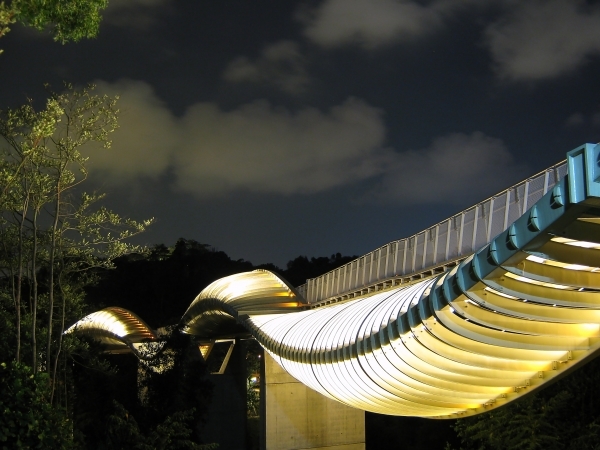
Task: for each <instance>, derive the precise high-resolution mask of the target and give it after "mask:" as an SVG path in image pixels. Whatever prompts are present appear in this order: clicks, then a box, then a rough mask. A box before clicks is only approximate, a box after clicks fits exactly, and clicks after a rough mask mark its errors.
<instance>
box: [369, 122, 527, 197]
mask: <svg viewBox="0 0 600 450" xmlns="http://www.w3.org/2000/svg"><path fill="white" fill-rule="evenodd" d="M526 175H527V173H526V171H525V170H524V167H522V166H519V165H517V164H516V163H515V162H514V159H513V157H512V155H511V154H510V153H509V152H508V150H507V148H506V146H505V145H504V143H503V142H502V141H501V140H499V139H495V138H492V137H489V136H486V135H485V134H483V133H481V132H474V133H472V134H470V135H469V134H463V133H454V134H450V135H447V136H443V137H440V138H437V139H435V140H434V141H433V142H432V144H431V145H430V146H429V147H427V148H424V149H421V150H411V151H406V152H402V153H398V154H397V156H396V157H395V158H394V161H393V164H391V165H390V166H389V168H388V170H387V171H386V173H385V175H384V176H383V178H382V180H381V183H380V184H379V185H378V186H377V187H376V189H374V190H373V191H372V192H371V193H369V194H368V195H367V196H366V197H365V200H378V201H384V202H389V201H394V202H397V203H402V204H418V203H421V204H426V203H440V202H449V203H461V204H464V203H465V202H467V203H468V202H475V201H478V200H482V199H483V198H485V197H486V196H489V195H493V194H494V193H495V192H496V191H499V190H501V189H504V188H506V187H507V186H508V184H509V183H511V182H517V181H519V179H521V178H523V177H525V176H526Z"/></svg>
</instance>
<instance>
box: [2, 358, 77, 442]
mask: <svg viewBox="0 0 600 450" xmlns="http://www.w3.org/2000/svg"><path fill="white" fill-rule="evenodd" d="M50 391H51V388H50V383H49V377H48V374H45V373H38V374H36V375H34V374H33V373H32V370H31V368H29V367H27V366H25V365H23V364H21V363H18V362H15V361H13V362H11V363H8V364H7V363H1V364H0V411H2V414H0V446H1V447H2V448H5V449H6V448H11V449H28V448H45V449H57V450H58V449H60V450H63V449H67V448H70V444H69V442H70V434H71V427H70V425H69V423H68V420H67V419H66V418H65V416H64V415H62V414H61V412H60V411H58V410H56V409H55V408H53V407H52V405H51V403H50Z"/></svg>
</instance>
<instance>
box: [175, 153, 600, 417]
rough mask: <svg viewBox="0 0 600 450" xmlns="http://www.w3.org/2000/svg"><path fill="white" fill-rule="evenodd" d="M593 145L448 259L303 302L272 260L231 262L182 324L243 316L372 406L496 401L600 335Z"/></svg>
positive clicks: (341, 395)
mask: <svg viewBox="0 0 600 450" xmlns="http://www.w3.org/2000/svg"><path fill="white" fill-rule="evenodd" d="M599 147H600V146H587V145H586V146H584V147H583V156H584V157H585V158H584V157H582V156H581V152H579V153H573V152H572V153H571V154H569V158H570V159H569V164H570V165H569V176H568V178H567V179H565V180H563V181H562V182H561V183H559V184H558V185H557V186H556V187H555V188H554V189H553V190H552V191H551V192H548V194H547V195H545V196H544V197H543V198H542V199H541V200H540V201H539V202H537V203H536V204H535V205H534V206H533V207H532V208H531V209H530V210H529V211H528V212H527V213H526V214H524V215H523V216H522V217H521V218H519V219H518V220H517V221H516V222H515V223H514V224H513V225H512V226H511V227H510V228H509V229H508V230H506V231H505V232H503V233H501V234H500V235H499V236H497V237H496V238H495V239H493V240H492V241H491V242H490V243H489V244H488V245H486V246H485V247H484V248H483V249H481V250H480V251H478V252H477V253H475V254H474V255H472V256H470V257H469V258H467V259H466V260H464V261H463V262H462V263H461V264H460V265H459V266H457V267H455V268H454V269H453V270H452V271H451V272H448V273H445V274H442V275H439V276H437V277H435V278H430V279H426V280H422V281H419V282H416V283H414V284H412V285H408V286H401V287H396V288H393V289H387V290H384V291H379V292H375V293H371V294H369V295H366V296H363V297H361V298H356V299H353V300H348V301H345V302H341V303H337V304H332V305H328V306H323V307H319V308H314V309H308V310H301V309H302V308H303V307H304V306H303V303H302V301H301V300H302V299H300V298H299V297H298V295H297V294H296V293H295V292H294V291H293V289H291V288H290V287H289V286H288V285H287V283H286V282H285V281H284V280H282V279H280V278H278V277H277V276H276V275H275V274H273V273H270V272H268V271H264V270H261V271H254V272H249V273H244V274H237V275H233V276H231V277H226V278H223V279H221V280H218V281H216V282H215V283H213V284H211V285H210V286H209V287H207V288H206V289H205V290H203V291H202V293H201V294H200V295H199V296H198V297H197V298H196V300H194V302H193V303H192V305H191V306H190V308H189V309H188V311H187V312H186V313H185V314H184V316H183V318H182V322H181V325H182V326H183V329H184V331H185V332H188V333H191V334H199V335H203V336H207V335H213V336H216V335H219V334H220V333H223V332H226V333H227V332H231V330H232V329H233V328H232V327H231V324H232V323H233V324H235V325H236V326H238V327H239V326H242V327H244V329H245V330H248V331H249V332H250V333H251V334H252V335H253V336H254V337H255V338H256V339H257V341H258V342H260V343H261V345H262V346H263V347H264V348H265V349H266V350H267V351H268V352H269V353H270V354H271V355H272V356H273V358H274V359H275V360H276V361H277V362H278V363H279V364H281V366H282V367H283V368H284V369H285V370H286V371H288V372H289V373H290V374H291V375H293V376H294V377H295V378H297V379H298V380H299V381H301V382H303V383H304V384H306V385H307V386H309V387H311V388H312V389H314V390H316V391H318V392H320V393H322V394H323V395H325V396H327V397H330V398H332V399H335V400H337V401H340V402H342V403H345V404H347V405H350V406H353V407H356V408H360V409H364V410H367V411H373V412H378V413H384V414H394V415H407V416H421V417H435V418H456V417H460V416H463V415H468V414H477V413H480V412H484V411H487V410H489V409H491V408H495V407H498V406H501V405H503V404H505V403H506V402H509V401H511V400H514V399H516V398H518V397H520V396H521V395H523V394H525V393H527V392H530V391H531V390H533V389H535V388H537V387H539V386H541V385H543V384H544V383H547V382H548V381H550V380H553V379H555V378H556V377H558V376H560V375H563V374H565V373H566V372H567V371H569V370H570V369H573V368H575V367H576V366H578V365H579V364H581V363H582V362H584V361H585V360H587V359H589V358H591V357H594V356H595V355H596V354H597V352H598V351H599V349H600V339H599V337H600V209H599V207H600V201H599V199H600V185H599V186H596V185H595V184H594V183H597V182H596V181H595V180H598V179H600V173H598V174H596V173H595V172H594V170H597V171H599V172H600V168H599V167H598V166H597V164H596V161H597V160H598V155H599V154H600V148H599ZM576 150H580V149H576ZM588 153H589V154H588ZM590 165H593V167H592V168H591V169H590Z"/></svg>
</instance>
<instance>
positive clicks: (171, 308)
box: [88, 239, 356, 328]
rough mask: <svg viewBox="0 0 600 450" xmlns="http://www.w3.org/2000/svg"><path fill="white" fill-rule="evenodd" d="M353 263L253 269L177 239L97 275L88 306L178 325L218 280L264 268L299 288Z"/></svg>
mask: <svg viewBox="0 0 600 450" xmlns="http://www.w3.org/2000/svg"><path fill="white" fill-rule="evenodd" d="M354 258H356V257H355V256H342V255H341V254H340V253H336V254H335V255H331V256H330V257H327V256H324V257H316V258H315V257H312V258H310V259H309V258H307V257H306V256H298V257H297V258H295V259H293V260H291V261H289V262H288V263H287V268H286V269H285V270H282V269H280V268H279V267H277V266H275V265H274V264H262V265H256V266H255V265H253V264H252V263H251V262H250V261H246V260H243V259H237V260H235V259H231V258H230V257H229V256H228V255H227V254H226V253H225V252H223V251H219V250H216V249H214V248H213V247H211V246H210V245H207V244H201V243H199V242H197V241H194V240H189V239H179V240H178V241H177V243H176V244H175V245H174V246H173V247H166V246H165V245H163V244H159V245H156V246H154V247H153V248H152V249H151V250H150V253H149V254H148V255H138V254H133V255H129V256H126V257H123V258H120V259H118V260H117V261H116V262H115V264H116V268H115V269H113V270H105V271H102V272H101V273H99V277H100V281H99V283H98V284H96V285H95V286H93V287H91V288H89V290H88V303H89V304H91V305H93V307H94V308H95V309H99V308H102V307H106V306H121V307H123V308H126V309H129V310H131V311H133V312H135V313H136V314H138V315H139V316H140V317H141V318H142V319H144V320H145V321H146V322H147V323H148V324H149V325H150V326H151V327H154V328H156V327H160V326H165V325H172V324H175V323H177V322H178V321H179V319H180V318H181V316H182V315H183V313H184V312H185V310H186V309H187V307H188V306H189V305H190V303H191V302H192V300H193V299H194V298H195V297H196V296H197V295H198V294H199V293H200V291H201V290H202V289H204V288H205V287H206V286H208V285H209V284H210V283H212V282H213V281H215V280H218V279H219V278H222V277H225V276H228V275H233V274H235V273H239V272H247V271H250V270H254V269H257V268H262V269H267V270H271V271H273V272H276V273H278V274H279V275H281V276H283V277H284V278H285V279H286V280H287V281H288V282H289V283H290V284H292V285H293V286H298V285H300V284H303V283H304V282H305V281H306V279H307V278H313V277H316V276H319V275H321V274H323V273H325V272H328V271H330V270H333V269H335V268H337V267H339V266H341V265H343V264H346V263H347V262H349V261H352V260H353V259H354Z"/></svg>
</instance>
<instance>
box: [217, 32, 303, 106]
mask: <svg viewBox="0 0 600 450" xmlns="http://www.w3.org/2000/svg"><path fill="white" fill-rule="evenodd" d="M223 77H224V78H225V80H227V81H230V82H232V83H244V82H246V83H263V84H267V85H270V86H273V87H276V88H278V89H281V90H282V91H284V92H287V93H290V94H293V95H297V94H301V93H303V92H305V91H306V89H307V87H308V85H309V83H310V79H309V76H308V72H307V70H306V61H305V58H304V56H303V55H302V54H301V53H300V49H299V46H298V44H297V43H296V42H293V41H280V42H276V43H274V44H271V45H268V46H267V47H265V48H264V49H263V50H262V52H261V54H260V56H259V57H258V58H257V59H256V60H254V61H251V60H250V59H249V58H248V57H246V56H238V57H237V58H235V59H234V60H233V61H231V62H230V63H229V65H228V66H227V68H226V69H225V72H224V73H223Z"/></svg>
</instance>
